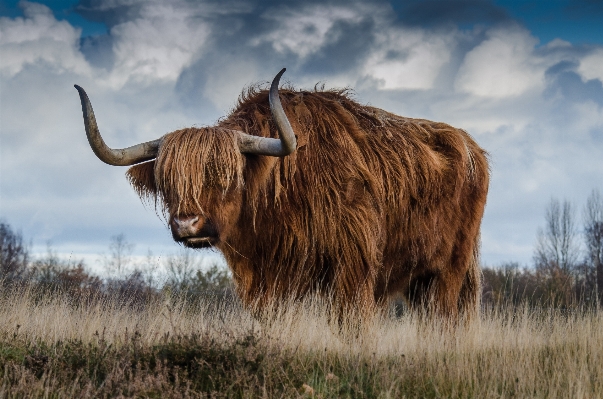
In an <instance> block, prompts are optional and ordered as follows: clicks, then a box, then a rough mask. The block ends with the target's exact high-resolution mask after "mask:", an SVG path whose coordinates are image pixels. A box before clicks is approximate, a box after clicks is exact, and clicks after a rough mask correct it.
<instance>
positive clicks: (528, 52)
mask: <svg viewBox="0 0 603 399" xmlns="http://www.w3.org/2000/svg"><path fill="white" fill-rule="evenodd" d="M536 44H538V39H536V38H535V37H533V36H532V35H531V34H530V33H529V32H528V31H526V30H524V29H521V28H518V27H513V28H496V29H492V30H490V31H489V32H488V38H487V39H486V40H485V41H483V42H482V43H480V44H479V45H478V46H477V47H475V48H474V49H473V50H471V51H470V52H469V53H467V55H466V56H465V60H464V62H463V64H462V65H461V68H460V70H459V72H458V76H457V79H456V82H455V87H456V89H457V90H459V91H462V92H467V93H470V94H473V95H477V96H480V97H491V98H504V97H513V96H519V95H522V94H523V93H525V92H527V91H529V90H532V89H541V88H542V87H543V86H544V72H545V70H546V64H543V63H542V60H540V59H539V58H538V57H535V56H534V47H535V46H536Z"/></svg>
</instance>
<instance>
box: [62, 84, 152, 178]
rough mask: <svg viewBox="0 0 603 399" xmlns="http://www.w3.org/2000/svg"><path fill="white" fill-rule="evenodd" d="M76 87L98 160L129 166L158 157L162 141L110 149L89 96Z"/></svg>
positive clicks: (85, 124) (90, 140) (88, 135)
mask: <svg viewBox="0 0 603 399" xmlns="http://www.w3.org/2000/svg"><path fill="white" fill-rule="evenodd" d="M74 86H75V88H76V89H77V91H78V92H79V93H80V100H81V101H82V113H83V114H84V126H85V128H86V136H87V137H88V143H90V147H92V151H94V153H95V154H96V156H97V157H98V159H100V160H101V161H103V162H104V163H108V164H109V165H115V166H129V165H134V164H137V163H139V162H143V161H148V160H150V159H153V158H155V157H157V153H158V151H159V146H160V145H161V141H162V139H157V140H153V141H147V142H146V143H141V144H136V145H133V146H132V147H128V148H121V149H113V148H109V147H108V146H107V144H105V141H104V140H103V138H102V137H101V135H100V131H99V130H98V126H97V125H96V118H95V117H94V111H93V110H92V104H90V100H89V99H88V95H87V94H86V92H85V91H84V89H82V88H81V87H80V86H78V85H74Z"/></svg>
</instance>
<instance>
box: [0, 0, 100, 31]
mask: <svg viewBox="0 0 603 399" xmlns="http://www.w3.org/2000/svg"><path fill="white" fill-rule="evenodd" d="M19 2H20V0H1V1H0V15H1V16H6V17H9V18H16V17H22V16H23V10H22V9H21V7H19ZM34 3H40V4H44V5H45V6H47V7H48V8H50V9H51V10H52V12H53V13H54V16H55V18H56V19H58V20H66V21H67V22H69V23H70V24H71V25H72V26H75V27H78V28H81V29H82V37H88V36H99V35H106V34H107V33H108V32H107V25H105V24H104V23H102V22H94V21H89V20H87V19H86V18H84V17H82V16H81V15H80V14H79V13H78V12H77V11H76V6H77V5H78V3H79V1H78V0H42V1H34Z"/></svg>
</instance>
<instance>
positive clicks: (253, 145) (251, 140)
mask: <svg viewBox="0 0 603 399" xmlns="http://www.w3.org/2000/svg"><path fill="white" fill-rule="evenodd" d="M285 71H286V68H283V69H282V70H281V71H280V72H279V73H278V75H276V77H275V78H274V80H273V81H272V85H271V86H270V95H269V97H268V98H269V100H270V111H271V112H272V117H273V118H274V122H275V124H276V128H277V129H278V133H279V137H280V138H279V139H273V138H267V137H258V136H253V135H251V134H247V133H243V132H239V150H240V151H241V152H242V153H245V154H259V155H270V156H273V157H284V156H286V155H289V154H291V153H292V152H293V151H295V149H296V148H297V139H296V138H295V133H293V129H292V128H291V124H290V123H289V120H288V119H287V115H285V110H284V109H283V106H282V105H281V100H280V98H279V96H278V83H279V81H280V79H281V76H282V75H283V73H285Z"/></svg>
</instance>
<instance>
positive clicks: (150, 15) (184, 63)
mask: <svg viewBox="0 0 603 399" xmlns="http://www.w3.org/2000/svg"><path fill="white" fill-rule="evenodd" d="M194 11H195V10H192V9H190V8H189V7H187V6H183V5H182V4H181V3H165V4H158V3H155V2H151V3H146V4H145V5H143V6H142V9H141V10H140V15H139V16H138V17H137V18H136V19H134V20H131V21H127V22H124V23H121V24H118V25H116V26H114V27H113V28H112V29H111V35H112V36H113V38H114V45H113V51H114V54H115V66H114V68H113V70H112V71H111V74H110V76H109V78H108V82H109V84H110V85H111V86H112V87H114V88H120V87H121V86H123V85H124V84H125V83H126V82H128V81H135V82H137V83H143V84H151V83H152V82H154V81H156V80H160V81H172V82H173V81H176V79H178V77H179V76H180V73H181V72H182V70H183V69H184V68H186V67H188V66H189V65H190V64H191V63H192V62H193V61H194V60H195V58H196V57H199V56H200V50H201V49H202V47H203V45H204V44H205V42H206V40H207V39H208V36H209V34H210V27H209V25H208V24H207V23H205V22H204V21H203V20H202V19H201V18H195V17H194V16H195V12H194Z"/></svg>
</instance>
